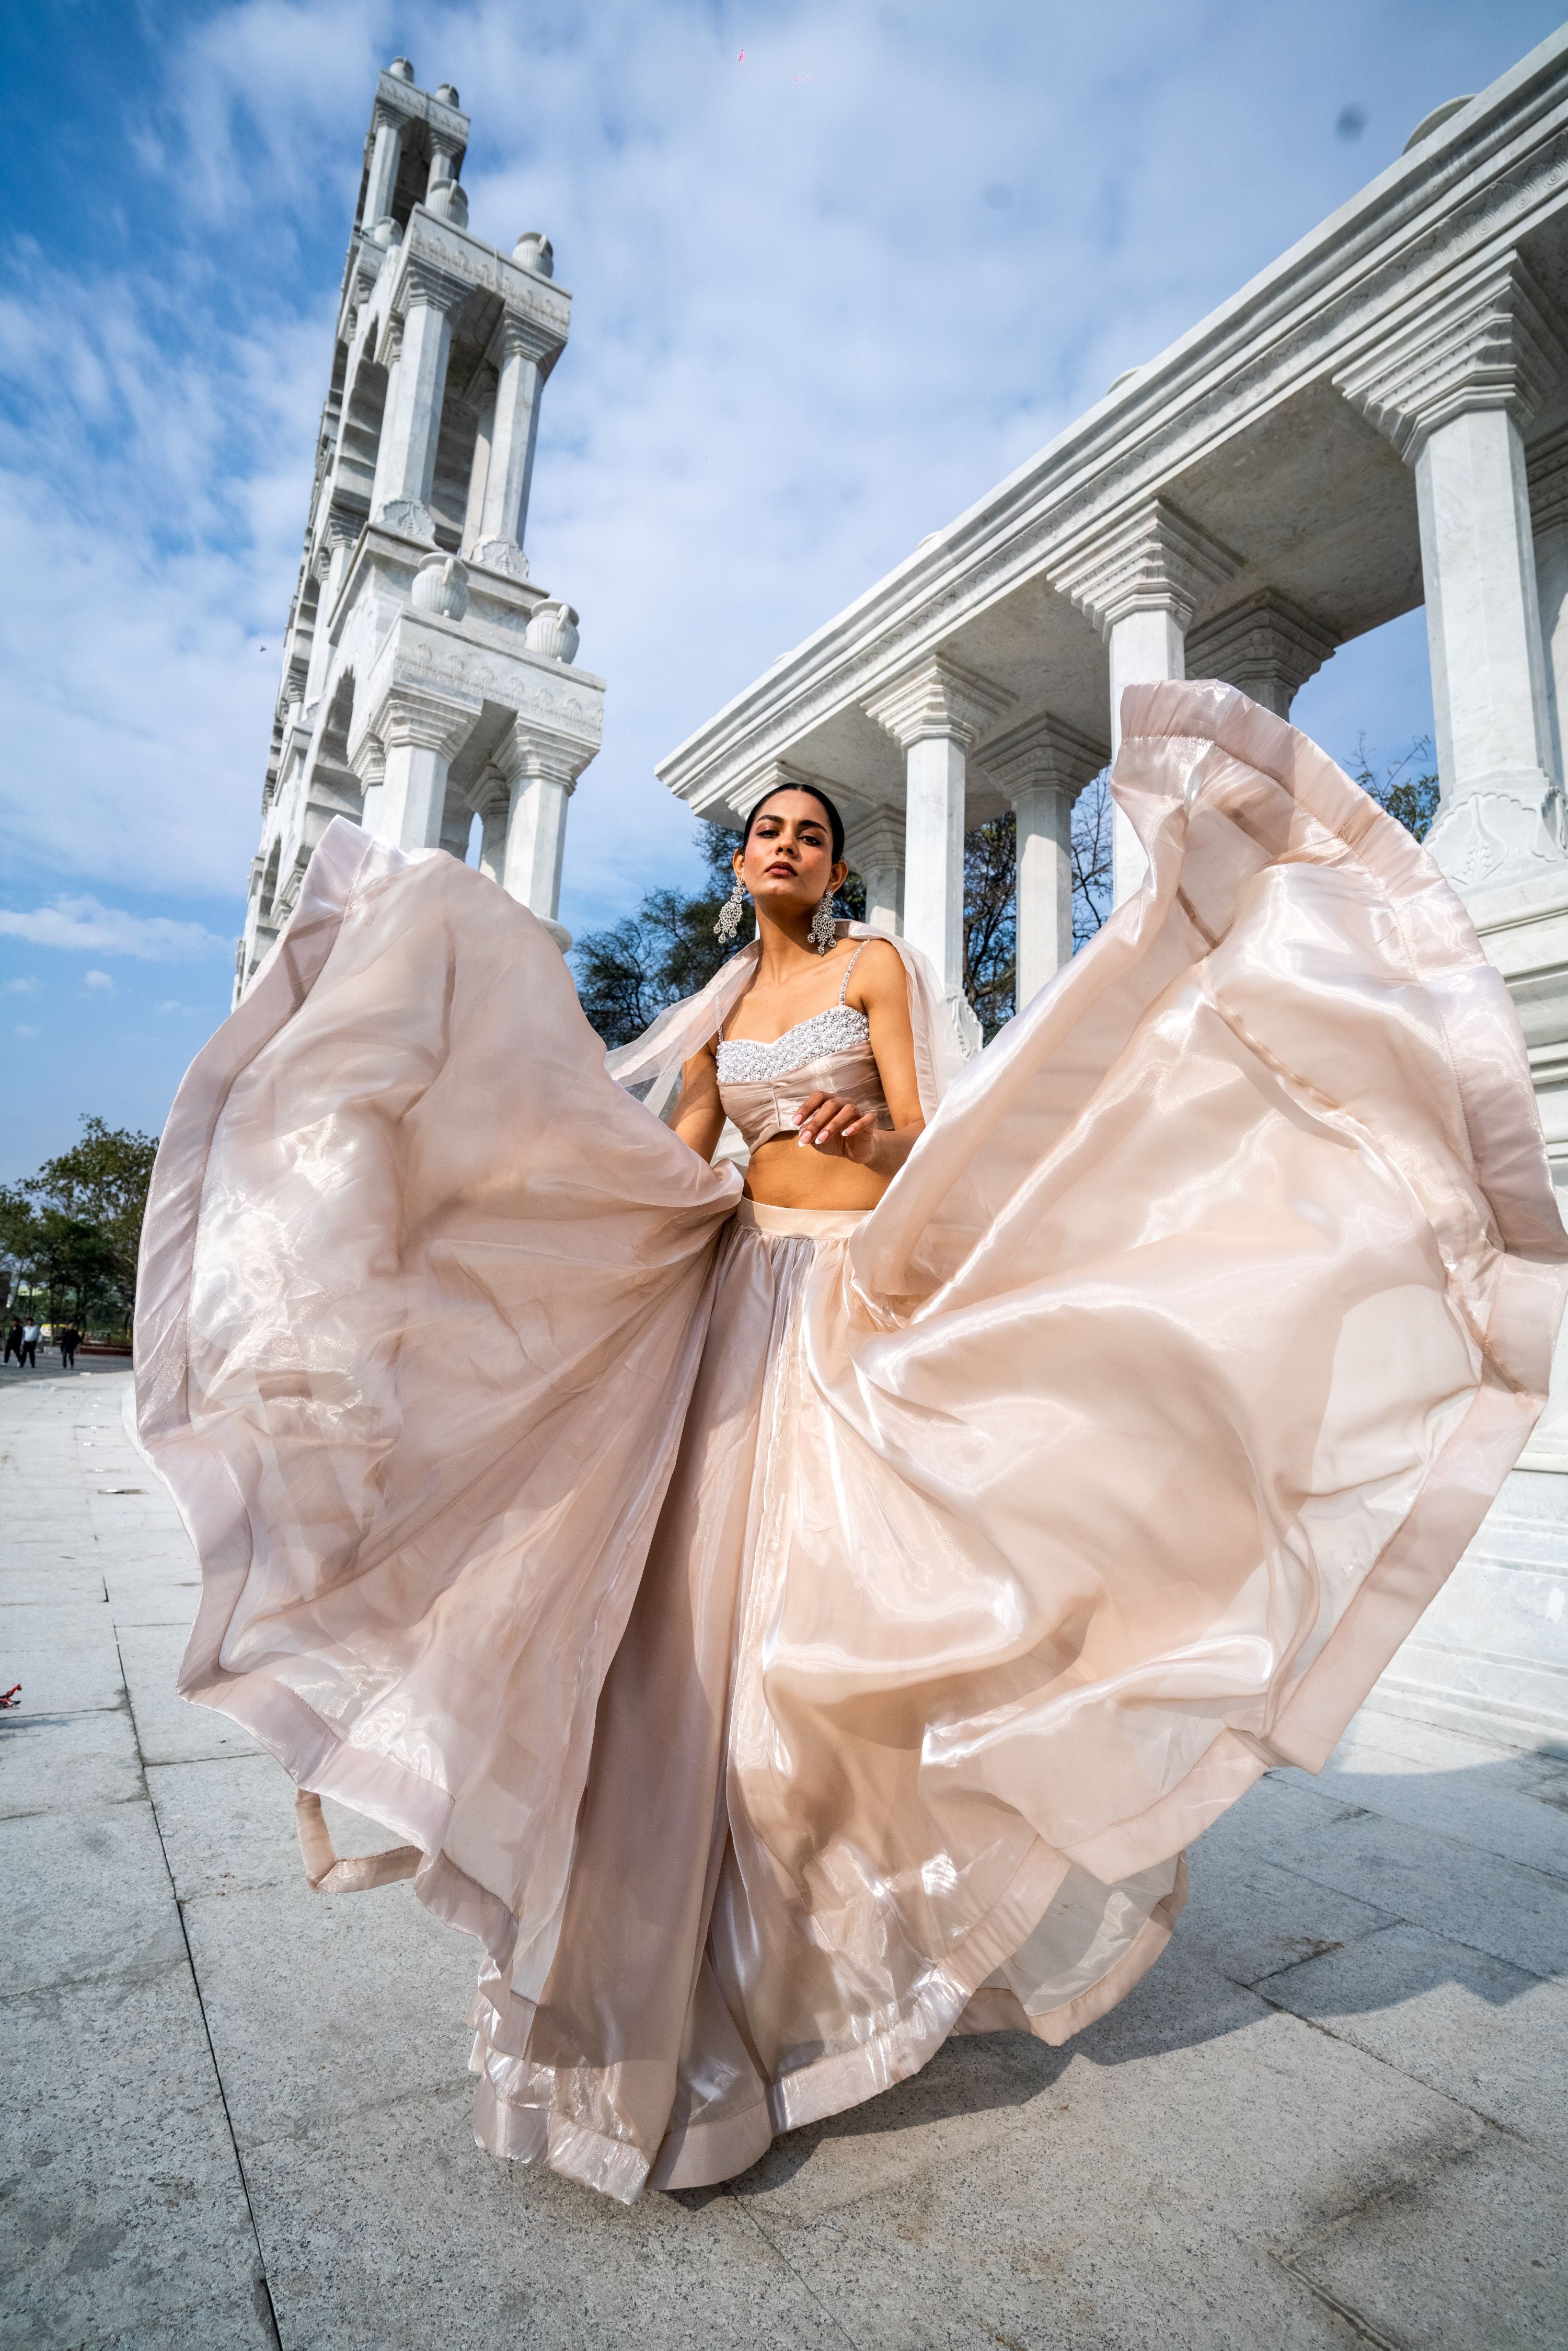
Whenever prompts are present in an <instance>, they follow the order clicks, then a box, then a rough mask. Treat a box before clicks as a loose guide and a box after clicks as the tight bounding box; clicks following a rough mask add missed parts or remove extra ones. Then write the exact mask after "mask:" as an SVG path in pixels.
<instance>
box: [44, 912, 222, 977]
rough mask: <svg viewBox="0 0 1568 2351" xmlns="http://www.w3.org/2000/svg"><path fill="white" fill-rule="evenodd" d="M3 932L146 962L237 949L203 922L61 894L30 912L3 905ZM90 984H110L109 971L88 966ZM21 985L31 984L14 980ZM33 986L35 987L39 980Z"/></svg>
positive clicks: (195, 958) (190, 959) (201, 956)
mask: <svg viewBox="0 0 1568 2351" xmlns="http://www.w3.org/2000/svg"><path fill="white" fill-rule="evenodd" d="M0 936H7V937H10V938H16V939H26V940H28V941H29V942H30V943H31V944H32V945H33V946H39V947H74V948H77V949H78V951H85V952H86V953H87V954H89V955H111V956H114V955H120V956H135V957H136V958H137V959H138V960H139V961H140V962H142V963H195V962H198V961H201V960H203V959H204V958H205V957H206V956H211V955H228V954H231V953H232V952H233V949H232V946H231V945H230V942H229V941H228V940H227V939H221V938H219V937H218V935H217V934H216V933H215V932H214V931H209V930H205V929H204V927H203V926H202V925H201V924H200V923H183V922H176V921H174V920H172V918H171V917H170V916H169V915H167V914H126V913H125V912H124V910H123V909H122V908H120V907H119V906H104V905H100V904H99V901H98V900H97V899H96V898H81V897H71V896H62V897H58V898H57V899H55V901H54V903H53V904H51V905H47V906H38V907H37V908H35V909H34V911H33V912H32V913H31V914H22V913H18V912H16V910H15V909H12V908H5V907H0ZM87 979H88V983H89V986H94V987H97V986H103V987H112V986H113V982H112V981H111V980H110V977H109V975H108V974H107V973H106V972H89V973H88V975H87ZM12 984H13V986H14V987H18V988H20V987H24V986H26V985H28V984H27V983H25V982H21V981H15V982H13V983H12ZM30 985H31V987H37V981H36V980H35V981H33V982H32V983H31V984H30Z"/></svg>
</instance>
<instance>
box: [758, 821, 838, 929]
mask: <svg viewBox="0 0 1568 2351" xmlns="http://www.w3.org/2000/svg"><path fill="white" fill-rule="evenodd" d="M735 870H736V872H737V873H738V874H739V876H740V878H741V880H742V881H743V882H744V883H745V884H746V887H747V890H748V891H749V892H750V893H751V896H752V900H753V902H754V904H757V905H758V906H761V907H763V908H765V909H766V910H767V912H768V914H771V915H772V916H773V917H774V919H775V920H776V921H781V922H785V923H788V922H789V919H790V917H791V916H800V915H803V914H810V913H811V912H812V910H813V909H814V908H815V907H816V905H817V904H819V902H820V901H821V899H822V898H824V897H826V896H827V894H828V893H829V892H830V891H832V890H836V889H837V888H838V887H839V884H840V883H841V882H842V880H843V878H844V876H845V874H846V873H847V872H849V868H848V866H847V865H845V864H844V863H843V862H839V863H838V864H835V863H834V862H833V833H832V827H831V825H830V824H829V822H828V819H827V812H826V810H824V809H823V807H822V804H821V800H818V799H812V797H811V795H810V792H794V791H782V792H772V793H770V794H769V795H768V800H767V802H766V804H765V806H764V807H763V808H762V809H761V810H760V811H759V812H758V819H757V821H756V823H755V824H754V825H753V826H752V828H751V834H750V838H749V839H748V840H747V844H746V847H745V849H744V850H738V849H737V851H736V853H735Z"/></svg>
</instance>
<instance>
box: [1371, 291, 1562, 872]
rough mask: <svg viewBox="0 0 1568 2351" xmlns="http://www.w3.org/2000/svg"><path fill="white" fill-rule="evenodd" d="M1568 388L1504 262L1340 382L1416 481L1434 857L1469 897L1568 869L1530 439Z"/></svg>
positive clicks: (1542, 328)
mask: <svg viewBox="0 0 1568 2351" xmlns="http://www.w3.org/2000/svg"><path fill="white" fill-rule="evenodd" d="M1564 374H1568V348H1565V346H1564V344H1563V340H1562V338H1561V336H1560V335H1559V332H1558V329H1557V326H1556V324H1555V321H1554V320H1553V319H1552V316H1551V313H1550V310H1549V308H1548V305H1547V301H1546V298H1545V297H1544V295H1543V294H1542V291H1541V289H1540V288H1539V287H1537V285H1536V284H1535V282H1534V280H1533V278H1532V277H1531V275H1530V273H1529V271H1528V270H1527V268H1526V267H1525V266H1524V264H1523V263H1522V262H1521V259H1520V258H1519V256H1517V255H1516V254H1503V255H1501V256H1497V255H1493V256H1490V257H1489V258H1488V259H1487V260H1486V261H1484V262H1483V263H1479V264H1476V265H1473V266H1471V267H1470V268H1469V269H1468V270H1466V271H1464V272H1463V273H1457V274H1456V277H1455V279H1454V281H1453V283H1452V284H1451V285H1450V287H1448V290H1447V291H1446V293H1443V294H1440V295H1439V296H1438V297H1437V298H1428V299H1427V301H1425V302H1423V303H1422V305H1421V306H1420V308H1419V310H1418V311H1417V312H1415V313H1413V314H1412V315H1411V317H1410V318H1408V319H1406V320H1405V321H1403V322H1402V323H1401V324H1400V325H1399V326H1397V327H1395V328H1392V329H1388V330H1386V331H1385V333H1384V334H1383V335H1381V336H1380V337H1379V339H1378V342H1377V345H1376V348H1375V350H1373V351H1372V352H1371V353H1369V354H1368V355H1367V357H1366V358H1364V359H1363V360H1358V361H1357V362H1355V363H1354V365H1353V366H1351V367H1349V368H1347V369H1345V370H1344V371H1342V373H1341V374H1340V375H1339V376H1337V377H1336V378H1335V381H1336V383H1337V384H1338V386H1339V389H1340V390H1341V391H1342V392H1343V393H1344V394H1345V396H1346V398H1347V399H1349V400H1350V401H1351V402H1353V403H1354V406H1355V407H1356V408H1358V409H1359V410H1360V411H1361V413H1362V414H1363V415H1364V416H1366V417H1367V418H1368V419H1369V420H1370V421H1371V422H1372V423H1374V424H1375V425H1377V426H1378V428H1379V429H1380V430H1381V431H1382V432H1384V433H1385V434H1387V435H1388V437H1389V439H1390V440H1391V441H1392V442H1393V443H1394V445H1395V447H1396V449H1397V450H1398V451H1399V454H1400V455H1401V456H1402V457H1403V458H1404V459H1405V461H1406V464H1407V465H1411V466H1412V467H1413V468H1414V469H1415V475H1416V510H1417V514H1418V517H1419V521H1420V531H1421V574H1422V581H1423V585H1424V587H1425V590H1426V597H1427V644H1428V647H1429V650H1430V654H1431V663H1432V708H1433V716H1434V719H1435V722H1436V731H1437V776H1438V784H1439V789H1440V798H1439V803H1438V810H1437V821H1436V823H1435V824H1434V825H1433V827H1432V831H1431V832H1430V834H1429V835H1428V837H1427V848H1428V850H1429V851H1430V852H1431V853H1432V855H1433V856H1434V857H1435V858H1436V859H1437V863H1438V864H1439V865H1440V866H1441V867H1442V869H1443V871H1444V872H1446V873H1447V874H1448V878H1449V880H1450V881H1452V882H1453V883H1455V884H1456V886H1457V887H1458V888H1459V889H1461V890H1464V891H1476V890H1483V889H1484V890H1493V889H1497V888H1500V887H1502V886H1505V885H1507V884H1509V883H1517V882H1524V881H1529V880H1531V879H1533V878H1536V877H1538V876H1542V875H1548V874H1552V873H1554V872H1556V871H1557V870H1558V869H1559V868H1560V866H1561V864H1562V862H1563V855H1562V852H1561V850H1560V849H1559V847H1558V844H1557V838H1556V833H1557V823H1556V819H1557V809H1558V793H1557V788H1556V780H1555V763H1554V758H1553V753H1552V730H1551V716H1550V711H1549V706H1548V699H1547V684H1546V668H1545V662H1544V659H1543V655H1542V622H1541V611H1540V605H1539V602H1538V594H1537V583H1536V568H1535V549H1534V546H1533V543H1532V538H1531V514H1530V500H1529V495H1528V491H1527V487H1526V480H1525V463H1524V444H1523V439H1522V428H1523V427H1524V426H1525V425H1526V424H1527V423H1529V421H1530V419H1531V417H1532V416H1533V415H1534V414H1535V413H1536V412H1537V410H1538V409H1539V407H1540V405H1541V403H1542V400H1543V399H1544V398H1545V397H1546V396H1547V394H1548V392H1552V391H1553V390H1554V389H1555V387H1556V385H1557V384H1559V383H1560V382H1561V381H1562V380H1563V376H1564Z"/></svg>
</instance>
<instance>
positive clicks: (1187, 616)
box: [1049, 498, 1238, 905]
mask: <svg viewBox="0 0 1568 2351" xmlns="http://www.w3.org/2000/svg"><path fill="white" fill-rule="evenodd" d="M1237 568H1238V565H1237V559H1236V557H1235V556H1234V555H1232V554H1231V553H1230V551H1229V549H1228V548H1223V547H1221V546H1220V545H1219V544H1218V540H1216V539H1212V538H1209V536H1208V534H1207V531H1203V530H1200V529H1199V528H1198V527H1197V524H1196V523H1194V522H1191V521H1189V520H1188V518H1187V517H1186V515H1184V514H1182V513H1180V512H1179V511H1178V510H1177V509H1176V507H1173V506H1172V505H1171V504H1170V503H1169V502H1168V500H1166V499H1165V498H1149V499H1147V500H1146V501H1145V503H1144V504H1143V505H1142V506H1140V507H1134V509H1133V511H1132V512H1131V513H1130V514H1125V515H1122V516H1119V517H1117V518H1116V519H1115V520H1114V521H1113V522H1112V523H1109V524H1107V525H1105V526H1103V528H1101V529H1099V530H1097V531H1096V532H1094V533H1093V535H1092V537H1091V538H1088V539H1085V540H1083V541H1082V543H1081V544H1080V545H1079V546H1078V547H1077V548H1075V549H1073V550H1072V553H1071V555H1070V556H1069V557H1067V558H1066V559H1065V560H1064V561H1062V562H1061V563H1058V564H1056V565H1054V566H1053V567H1052V569H1051V572H1050V575H1049V576H1050V580H1051V586H1052V587H1053V588H1056V589H1059V590H1061V592H1062V593H1063V594H1064V595H1067V596H1070V597H1071V600H1072V601H1073V602H1074V603H1075V604H1076V605H1077V607H1078V609H1079V611H1081V612H1083V613H1085V614H1086V615H1087V616H1088V618H1089V619H1090V620H1091V621H1092V622H1093V623H1094V625H1095V627H1096V628H1097V629H1098V630H1099V632H1100V634H1101V636H1102V637H1103V640H1104V642H1105V646H1106V650H1107V653H1108V655H1109V665H1110V683H1111V752H1112V757H1113V758H1114V756H1115V753H1116V749H1117V747H1118V746H1119V744H1120V742H1121V739H1122V696H1123V695H1124V693H1125V691H1126V689H1127V688H1128V686H1130V685H1153V684H1158V683H1159V682H1160V681H1161V680H1162V679H1165V678H1184V677H1185V676H1186V632H1187V630H1188V628H1189V626H1190V625H1191V622H1192V618H1193V614H1194V612H1195V611H1197V607H1198V605H1199V603H1200V602H1202V601H1205V599H1206V598H1207V597H1208V596H1210V595H1211V594H1212V592H1213V591H1214V590H1215V589H1217V588H1218V587H1220V586H1222V585H1223V584H1224V582H1225V581H1226V580H1229V579H1231V578H1232V577H1233V576H1234V574H1235V572H1236V570H1237ZM1112 841H1113V846H1112V861H1113V885H1112V887H1113V897H1114V899H1115V902H1116V904H1118V905H1120V904H1122V903H1123V901H1124V899H1126V898H1130V897H1131V896H1132V894H1133V893H1134V891H1135V890H1136V889H1137V888H1138V887H1139V885H1140V883H1142V881H1143V879H1144V874H1145V871H1146V868H1147V860H1146V859H1145V855H1144V851H1143V844H1142V843H1141V841H1139V839H1138V836H1137V834H1136V833H1135V832H1134V830H1133V827H1132V825H1131V824H1130V823H1129V822H1128V820H1127V819H1126V818H1125V817H1124V815H1123V813H1122V811H1121V810H1120V809H1119V808H1118V809H1117V810H1115V812H1114V817H1113V832H1112Z"/></svg>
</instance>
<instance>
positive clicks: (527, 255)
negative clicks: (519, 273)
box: [512, 228, 555, 277]
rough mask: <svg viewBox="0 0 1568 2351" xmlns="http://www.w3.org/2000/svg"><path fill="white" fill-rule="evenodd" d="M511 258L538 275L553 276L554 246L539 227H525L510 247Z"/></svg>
mask: <svg viewBox="0 0 1568 2351" xmlns="http://www.w3.org/2000/svg"><path fill="white" fill-rule="evenodd" d="M512 259H513V260H514V261H515V262H517V264H518V265H519V266H521V267H522V268H524V269H532V270H534V271H535V272H536V273H537V274H538V276H539V277H554V276H555V247H554V246H553V245H551V243H550V241H549V237H548V236H546V235H544V233H543V231H542V230H541V229H537V228H526V229H525V230H524V231H523V233H522V235H521V236H520V237H518V239H517V243H516V245H515V246H513V247H512Z"/></svg>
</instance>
